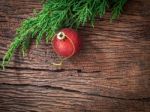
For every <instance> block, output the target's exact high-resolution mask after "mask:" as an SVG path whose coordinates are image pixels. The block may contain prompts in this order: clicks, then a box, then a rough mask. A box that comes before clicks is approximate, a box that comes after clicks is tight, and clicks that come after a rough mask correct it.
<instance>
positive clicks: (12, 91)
mask: <svg viewBox="0 0 150 112" xmlns="http://www.w3.org/2000/svg"><path fill="white" fill-rule="evenodd" d="M33 9H37V10H38V9H41V4H40V3H39V2H38V1H37V0H0V60H2V57H3V56H4V53H5V52H6V50H7V48H8V47H9V45H10V43H11V41H12V39H13V37H14V35H15V30H16V28H17V27H18V26H19V25H20V22H21V21H22V20H23V19H25V18H27V17H29V16H31V15H33V13H32V11H33ZM109 17H110V13H107V14H106V16H105V17H104V18H101V19H99V18H97V19H96V25H95V28H94V29H93V28H92V27H91V26H90V25H88V24H87V25H86V27H81V28H80V29H79V32H80V35H81V38H82V41H83V48H82V50H81V52H80V54H79V55H77V56H75V57H73V58H72V59H69V60H67V61H66V62H65V63H64V66H62V67H55V66H51V65H50V62H52V61H57V60H56V59H58V57H57V56H56V55H55V54H54V53H53V52H52V49H51V45H50V44H46V43H45V41H44V40H43V42H42V43H41V44H40V45H39V46H38V48H36V47H35V43H34V42H33V43H32V45H31V48H30V51H29V53H28V55H27V56H26V57H25V58H23V57H21V56H20V54H19V51H17V52H16V53H15V56H14V58H13V59H12V61H11V62H10V64H9V65H8V66H7V68H6V70H5V71H2V70H0V112H150V1H149V0H131V1H130V0H129V2H128V4H127V5H126V7H125V11H124V13H123V15H122V16H121V17H120V18H119V19H118V20H117V21H114V22H113V23H110V22H109Z"/></svg>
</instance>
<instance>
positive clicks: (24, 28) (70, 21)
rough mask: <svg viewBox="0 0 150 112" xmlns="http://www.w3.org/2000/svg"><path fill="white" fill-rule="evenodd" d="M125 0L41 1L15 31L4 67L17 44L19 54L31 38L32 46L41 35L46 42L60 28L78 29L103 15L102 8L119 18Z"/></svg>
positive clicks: (24, 49) (4, 60)
mask: <svg viewBox="0 0 150 112" xmlns="http://www.w3.org/2000/svg"><path fill="white" fill-rule="evenodd" d="M126 2H127V0H43V2H42V3H43V8H42V10H41V11H40V12H38V13H37V14H36V15H35V16H34V17H30V18H28V19H26V20H24V21H23V22H22V24H21V26H20V27H19V28H18V29H17V31H16V36H15V38H14V40H13V42H12V43H11V45H10V47H9V49H8V51H7V52H6V54H5V56H4V57H3V61H2V67H3V68H4V67H5V66H6V65H7V64H8V63H9V62H10V60H11V58H12V56H13V55H14V53H15V51H16V49H17V48H18V47H20V49H21V51H22V53H23V55H24V54H25V53H26V51H27V50H28V48H29V46H30V42H31V39H32V38H35V40H36V45H38V44H39V43H40V42H41V39H42V38H46V41H47V42H48V41H50V40H52V37H53V36H54V34H55V33H56V31H58V30H59V29H60V28H63V27H73V28H78V27H79V26H80V25H83V26H84V25H85V23H86V22H90V23H91V24H92V25H93V24H94V18H95V16H98V15H99V16H100V17H103V16H104V15H105V12H106V10H107V9H108V8H109V9H112V17H111V19H116V18H118V17H119V15H120V14H121V12H122V10H123V6H124V5H125V3H126Z"/></svg>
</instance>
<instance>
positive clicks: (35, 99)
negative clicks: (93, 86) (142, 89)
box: [0, 84, 150, 112]
mask: <svg viewBox="0 0 150 112" xmlns="http://www.w3.org/2000/svg"><path fill="white" fill-rule="evenodd" d="M0 96H1V101H0V103H1V105H0V110H4V111H3V112H20V111H21V112H146V111H145V108H146V109H148V108H149V106H150V103H149V102H144V101H136V100H123V99H113V98H105V97H99V96H96V95H95V96H94V95H93V96H92V95H88V94H85V93H80V92H70V91H67V90H60V89H58V90H57V88H49V87H39V86H31V85H11V86H10V85H5V84H4V85H1V86H0ZM147 112H149V109H148V110H147Z"/></svg>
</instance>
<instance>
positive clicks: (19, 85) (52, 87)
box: [0, 83, 150, 102]
mask: <svg viewBox="0 0 150 112" xmlns="http://www.w3.org/2000/svg"><path fill="white" fill-rule="evenodd" d="M2 86H15V87H35V88H45V89H52V90H59V91H65V92H70V93H77V94H82V95H88V96H95V97H103V98H109V99H116V100H129V101H140V102H150V97H146V98H134V99H132V98H123V97H113V96H105V95H100V94H93V93H92V94H91V93H88V92H81V91H77V90H72V89H66V88H63V87H56V86H50V85H44V86H39V85H31V84H8V83H0V87H2Z"/></svg>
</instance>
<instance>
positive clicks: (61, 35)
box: [57, 32, 66, 40]
mask: <svg viewBox="0 0 150 112" xmlns="http://www.w3.org/2000/svg"><path fill="white" fill-rule="evenodd" d="M57 38H58V39H59V40H63V39H65V38H66V35H65V33H64V32H59V33H58V34H57Z"/></svg>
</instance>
